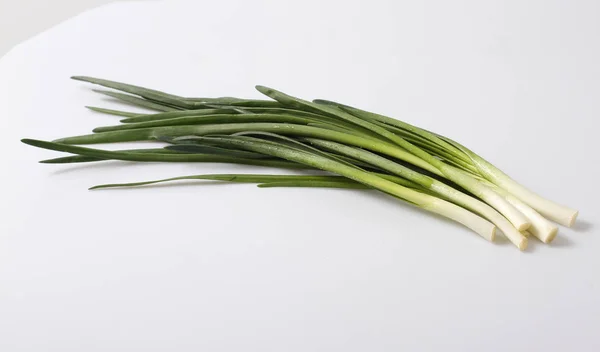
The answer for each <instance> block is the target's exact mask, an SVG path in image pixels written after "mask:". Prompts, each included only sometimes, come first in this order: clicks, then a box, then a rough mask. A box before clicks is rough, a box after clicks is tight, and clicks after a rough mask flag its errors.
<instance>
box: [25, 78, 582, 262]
mask: <svg viewBox="0 0 600 352" xmlns="http://www.w3.org/2000/svg"><path fill="white" fill-rule="evenodd" d="M73 78H74V79H76V80H80V81H85V82H89V83H93V84H97V85H101V86H104V87H106V88H110V89H114V90H116V91H106V90H98V91H97V92H99V93H101V94H104V95H108V96H111V97H114V98H116V99H118V100H121V101H124V102H127V103H129V104H133V105H135V106H139V107H142V108H147V109H151V110H155V111H158V112H157V113H149V114H140V113H135V112H128V111H121V110H112V109H105V108H99V107H89V109H91V110H93V111H97V112H101V113H105V114H109V115H116V116H122V117H125V118H124V119H123V120H121V123H122V124H119V125H114V126H104V127H97V128H95V129H94V130H93V132H94V133H92V134H86V135H79V136H71V137H65V138H61V139H58V140H56V141H54V142H46V141H40V140H34V139H24V140H23V142H24V143H26V144H29V145H32V146H36V147H39V148H44V149H50V150H56V151H61V152H66V153H71V154H73V155H70V156H66V157H60V158H55V159H48V160H43V161H42V162H43V163H49V164H62V163H82V162H99V161H103V160H127V161H138V162H225V163H237V164H248V165H256V166H264V167H281V168H304V169H312V170H321V171H325V172H328V173H329V174H327V175H261V174H248V175H243V174H217V175H193V176H180V177H173V178H168V179H162V180H155V181H144V182H134V183H122V184H110V185H99V186H95V187H93V188H92V189H99V188H112V187H132V186H144V185H151V184H155V183H162V182H172V181H181V180H219V181H227V182H250V183H257V184H258V186H259V187H261V188H283V187H319V188H344V189H374V190H377V191H380V192H383V193H386V194H388V195H391V196H393V197H395V198H398V199H401V200H403V201H406V202H408V203H410V204H412V205H415V206H417V207H419V208H421V209H425V210H427V211H430V212H434V213H437V214H439V215H442V216H445V217H447V218H450V219H452V220H455V221H457V222H459V223H461V224H463V225H465V226H467V227H469V228H471V229H472V230H474V231H475V232H477V233H478V234H480V235H481V236H482V237H484V238H486V239H488V240H493V239H494V237H495V231H496V227H498V228H499V229H500V230H501V231H502V232H503V233H504V234H505V235H506V236H507V237H508V238H509V239H510V240H511V241H512V242H513V243H514V244H515V245H516V246H517V247H518V248H519V249H521V250H523V249H525V247H526V246H527V237H526V235H529V234H531V235H533V236H535V237H536V238H538V239H540V240H541V241H542V242H545V243H549V242H551V241H552V240H553V239H554V238H555V236H556V234H557V231H558V228H557V227H556V226H555V225H554V224H552V223H550V222H549V221H548V220H546V219H545V217H547V218H549V219H550V220H553V221H556V222H558V223H560V224H563V225H567V226H571V225H572V224H573V222H574V221H575V218H576V216H577V211H575V210H573V209H570V208H568V207H564V206H561V205H559V204H556V203H554V202H551V201H549V200H546V199H544V198H542V197H540V196H538V195H536V194H535V193H533V192H531V191H529V190H527V189H526V188H524V187H523V186H521V185H519V184H518V183H517V182H515V181H514V180H512V179H511V178H509V177H508V176H507V175H506V174H504V173H502V171H500V170H499V169H498V168H496V167H494V166H493V165H492V164H491V163H489V162H488V161H486V160H485V159H483V158H481V157H480V156H479V155H477V154H476V153H474V152H473V151H471V150H470V149H468V148H467V147H465V146H463V145H462V144H460V143H458V142H456V141H454V140H452V139H450V138H447V137H444V136H441V135H439V134H436V133H434V132H431V131H427V130H425V129H421V128H419V127H417V126H414V125H411V124H408V123H406V122H403V121H399V120H396V119H393V118H390V117H387V116H384V115H380V114H376V113H372V112H369V111H365V110H361V109H357V108H354V107H351V106H349V105H345V104H341V103H336V102H332V101H328V100H322V99H317V100H314V101H308V100H303V99H299V98H296V97H293V96H290V95H287V94H285V93H283V92H280V91H277V90H275V89H272V88H267V87H264V86H257V87H256V88H257V90H258V91H259V92H261V93H263V94H264V95H266V96H267V97H269V98H271V99H272V100H257V99H243V98H235V97H217V98H206V97H205V98H188V97H183V96H179V95H173V94H168V93H165V92H161V91H158V90H153V89H148V88H144V87H140V86H135V85H130V84H125V83H120V82H115V81H109V80H104V79H98V78H92V77H84V76H75V77H73ZM137 141H156V142H163V143H167V145H166V146H165V147H164V148H151V149H128V150H116V151H114V150H102V149H95V148H87V147H81V146H77V144H99V143H119V142H137Z"/></svg>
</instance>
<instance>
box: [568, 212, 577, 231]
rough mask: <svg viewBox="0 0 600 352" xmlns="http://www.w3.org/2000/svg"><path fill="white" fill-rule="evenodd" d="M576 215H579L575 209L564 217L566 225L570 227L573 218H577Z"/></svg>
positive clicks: (573, 222) (573, 221)
mask: <svg viewBox="0 0 600 352" xmlns="http://www.w3.org/2000/svg"><path fill="white" fill-rule="evenodd" d="M577 215H579V211H577V210H575V211H574V212H573V213H572V214H571V216H569V217H567V219H566V225H567V226H568V227H572V226H573V225H575V220H577Z"/></svg>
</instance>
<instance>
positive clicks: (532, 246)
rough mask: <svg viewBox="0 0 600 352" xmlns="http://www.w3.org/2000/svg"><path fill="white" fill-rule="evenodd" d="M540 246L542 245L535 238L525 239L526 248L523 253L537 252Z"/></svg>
mask: <svg viewBox="0 0 600 352" xmlns="http://www.w3.org/2000/svg"><path fill="white" fill-rule="evenodd" d="M511 244H512V243H511ZM542 244H543V243H542V242H540V241H539V240H538V239H537V238H535V236H529V237H527V248H525V250H524V251H523V252H525V253H534V252H535V251H537V250H538V248H539V246H540V245H542ZM515 248H516V247H515Z"/></svg>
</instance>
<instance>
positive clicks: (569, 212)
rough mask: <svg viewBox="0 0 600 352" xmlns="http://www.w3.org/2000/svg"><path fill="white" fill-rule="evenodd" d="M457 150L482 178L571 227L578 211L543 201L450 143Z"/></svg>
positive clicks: (541, 212)
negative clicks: (472, 164) (469, 161)
mask: <svg viewBox="0 0 600 352" xmlns="http://www.w3.org/2000/svg"><path fill="white" fill-rule="evenodd" d="M452 143H454V144H455V145H456V146H457V147H458V148H460V149H461V150H462V151H463V152H464V153H465V154H467V155H468V156H469V157H470V158H471V160H472V161H473V163H474V164H475V166H477V168H478V169H479V171H480V173H481V175H482V176H484V177H485V178H486V179H488V180H490V181H491V182H492V183H494V184H496V185H497V186H498V187H501V188H503V189H505V190H506V191H508V192H510V193H511V194H512V195H513V196H515V197H516V198H518V199H520V200H521V201H523V202H524V203H526V204H528V205H529V206H531V207H532V208H533V209H535V210H537V211H538V212H539V213H540V214H542V215H543V216H544V217H546V218H548V219H550V220H552V221H554V222H556V223H558V224H561V225H564V226H568V227H571V226H573V224H574V223H575V220H576V219H577V215H578V214H579V211H577V210H575V209H571V208H569V207H566V206H563V205H560V204H558V203H555V202H553V201H551V200H548V199H545V198H543V197H541V196H539V195H537V194H536V193H534V192H532V191H530V190H528V189H527V188H525V187H523V186H522V185H520V184H519V183H517V182H516V181H515V180H513V179H512V178H510V177H509V176H508V175H506V174H505V173H504V172H502V171H501V170H499V169H498V168H497V167H495V166H494V165H492V164H491V163H490V162H488V161H486V160H485V159H483V158H482V157H480V156H479V155H477V154H475V153H474V152H472V151H471V150H469V149H468V148H466V147H464V146H462V145H460V144H459V143H457V142H454V141H452Z"/></svg>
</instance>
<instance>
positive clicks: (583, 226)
mask: <svg viewBox="0 0 600 352" xmlns="http://www.w3.org/2000/svg"><path fill="white" fill-rule="evenodd" d="M593 228H594V224H592V223H591V222H587V221H585V220H577V221H576V222H575V225H573V227H571V229H573V230H574V231H577V232H585V231H589V230H591V229H593Z"/></svg>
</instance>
